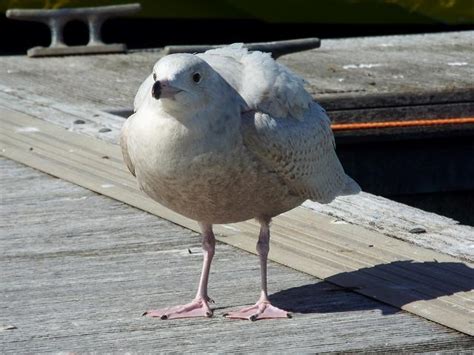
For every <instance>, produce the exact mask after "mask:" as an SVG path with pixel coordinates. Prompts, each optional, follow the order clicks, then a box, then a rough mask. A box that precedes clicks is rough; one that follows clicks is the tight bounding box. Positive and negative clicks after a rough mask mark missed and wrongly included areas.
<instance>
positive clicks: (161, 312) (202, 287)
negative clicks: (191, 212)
mask: <svg viewBox="0 0 474 355" xmlns="http://www.w3.org/2000/svg"><path fill="white" fill-rule="evenodd" d="M200 226H201V230H202V249H203V252H204V260H203V264H202V272H201V278H200V280H199V287H198V291H197V293H196V297H195V298H194V300H192V301H191V302H190V303H187V304H184V305H179V306H174V307H169V308H163V309H156V310H151V311H147V312H145V313H144V315H147V316H149V317H159V318H161V319H177V318H193V317H212V314H213V311H212V309H211V308H210V307H209V302H213V301H212V300H211V299H210V298H209V296H208V294H207V285H208V281H209V271H210V269H211V263H212V258H213V257H214V252H215V246H216V239H215V237H214V233H213V231H212V225H210V224H200Z"/></svg>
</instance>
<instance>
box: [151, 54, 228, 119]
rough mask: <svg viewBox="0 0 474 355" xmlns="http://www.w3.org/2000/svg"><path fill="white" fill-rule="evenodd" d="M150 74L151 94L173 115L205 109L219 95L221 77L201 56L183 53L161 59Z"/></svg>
mask: <svg viewBox="0 0 474 355" xmlns="http://www.w3.org/2000/svg"><path fill="white" fill-rule="evenodd" d="M152 76H153V81H154V83H153V86H152V89H151V92H150V95H151V96H152V97H153V99H155V100H157V101H159V102H160V103H161V106H162V108H163V109H164V110H165V111H166V112H168V113H170V114H173V115H176V116H183V115H186V114H187V113H188V114H192V113H193V112H198V111H200V110H202V109H205V108H206V107H207V106H208V105H210V104H211V103H212V101H213V100H215V98H216V97H219V87H220V86H222V83H221V81H222V80H223V79H222V78H221V77H220V76H219V75H218V74H217V72H215V71H214V70H213V69H212V68H211V66H209V64H207V63H206V62H205V61H204V60H202V59H201V58H199V57H197V56H195V55H192V54H185V53H180V54H171V55H168V56H166V57H163V58H162V59H160V60H159V61H158V62H157V63H156V64H155V66H154V67H153V74H152ZM216 95H217V96H216Z"/></svg>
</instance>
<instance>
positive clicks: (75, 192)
mask: <svg viewBox="0 0 474 355" xmlns="http://www.w3.org/2000/svg"><path fill="white" fill-rule="evenodd" d="M433 36H435V35H433ZM459 36H461V37H462V36H463V35H459ZM374 40H375V42H376V43H377V41H381V39H374ZM364 41H365V40H364ZM364 41H362V42H364ZM386 41H388V42H393V41H394V40H393V38H389V39H387V40H386ZM400 41H401V39H400ZM408 41H409V40H408ZM395 42H396V41H395ZM337 43H338V41H331V43H330V47H331V46H332V47H331V48H333V50H335V51H336V52H337ZM362 44H364V43H362ZM365 45H367V46H369V47H370V46H371V45H372V46H373V45H374V44H373V43H372V44H371V43H370V41H369V43H366V44H365ZM334 48H335V49H334ZM308 53H311V52H308ZM307 55H308V54H307V53H305V54H295V55H291V56H288V58H294V60H295V62H296V63H297V62H298V60H301V58H303V57H305V56H307ZM314 55H316V53H315V54H314ZM157 56H159V54H157V53H154V52H136V53H132V54H129V55H128V56H124V55H111V56H97V57H76V58H55V59H48V60H44V59H43V60H40V59H35V60H33V62H29V61H31V60H32V59H29V61H28V60H25V59H24V58H23V57H15V58H13V59H15V60H13V59H12V57H2V58H0V63H2V64H4V67H5V68H7V69H6V73H5V72H2V73H0V77H1V78H2V79H4V78H5V80H3V81H2V84H1V86H0V107H3V108H2V109H0V118H1V120H2V131H1V132H0V133H1V147H0V149H1V150H2V154H3V155H4V156H5V157H8V158H9V159H13V160H16V161H19V162H22V163H23V164H26V165H29V166H31V167H34V168H36V169H38V170H41V171H44V172H46V173H48V174H50V175H53V176H57V177H60V178H61V179H62V180H58V179H54V178H52V177H50V176H47V175H44V174H43V173H39V172H37V171H35V170H32V169H31V168H29V167H26V166H23V165H20V164H18V163H17V162H13V161H12V160H9V159H3V160H1V168H2V190H5V191H6V192H5V193H4V194H3V193H2V208H4V209H5V211H4V213H3V212H2V216H1V218H2V235H1V237H0V243H1V244H0V245H1V250H2V252H1V254H0V263H1V264H2V270H6V272H5V273H4V274H3V275H2V276H1V281H2V282H1V285H2V289H1V290H0V292H1V295H2V300H1V303H0V307H1V308H0V309H2V310H3V311H2V312H1V314H0V324H1V328H0V351H1V352H12V353H15V352H18V351H19V350H22V351H24V350H26V351H30V352H47V351H143V352H146V351H152V350H153V349H155V350H156V349H160V351H173V350H175V351H193V352H194V351H201V352H206V351H207V352H209V351H214V352H215V351H219V352H221V351H222V352H224V351H251V352H260V351H265V350H268V351H274V352H276V351H287V350H288V349H295V350H299V351H306V352H308V351H311V352H326V351H327V352H330V351H334V352H338V351H381V352H384V351H436V350H451V351H461V350H463V349H464V350H468V349H469V350H474V341H473V340H472V338H471V337H469V336H468V335H463V334H462V333H465V334H471V335H472V334H473V331H472V329H473V324H474V323H473V321H474V315H473V310H474V293H473V291H472V289H473V287H474V272H473V268H472V267H473V264H472V261H473V260H474V257H473V255H474V251H473V248H472V245H473V242H474V229H473V228H471V227H468V226H462V225H459V224H458V223H456V221H454V220H451V219H449V218H445V217H441V216H437V215H434V214H430V213H426V212H423V211H420V210H416V209H414V208H410V207H408V206H404V205H400V204H397V203H394V202H391V201H389V200H386V199H383V198H380V197H377V196H373V195H370V194H366V193H364V194H362V195H360V196H358V197H357V198H353V197H348V198H342V199H338V200H337V201H336V202H335V203H333V204H330V205H328V206H321V205H318V204H313V203H309V202H308V203H306V204H305V206H304V207H299V208H297V209H295V210H293V211H290V212H289V213H286V214H284V215H282V216H280V217H278V218H276V219H275V221H274V227H273V231H274V233H273V235H274V238H273V240H272V250H271V255H270V257H271V259H272V260H275V261H277V262H279V263H281V264H284V265H288V266H290V267H291V268H292V269H296V270H299V271H303V272H304V273H301V272H298V271H295V270H291V269H289V268H286V267H283V266H279V265H276V264H273V265H272V267H271V276H270V282H271V285H270V289H271V290H272V291H273V292H274V294H273V296H272V298H273V299H274V302H275V303H277V304H278V305H280V306H282V307H286V308H287V309H289V310H291V311H293V312H295V313H296V314H295V318H294V319H293V320H291V321H288V322H257V324H256V325H254V324H249V323H247V322H233V321H228V320H226V319H221V318H220V317H216V318H215V319H213V320H188V321H181V322H159V321H156V320H149V319H144V318H140V317H139V315H140V313H141V312H142V311H143V310H144V309H147V308H149V307H152V306H159V305H166V304H167V303H170V302H172V301H173V298H180V299H181V300H183V301H184V300H186V299H187V298H190V297H192V294H193V292H194V287H195V285H194V284H195V282H196V279H197V277H198V273H199V270H200V262H201V260H200V248H199V240H198V239H197V238H194V237H195V234H194V233H192V232H189V231H186V230H185V229H183V228H181V227H178V226H176V225H173V224H170V223H169V222H166V221H165V220H163V219H161V218H157V217H154V216H152V215H150V214H147V213H144V212H140V211H138V210H136V209H134V208H132V207H128V206H127V205H125V204H123V202H126V203H127V204H129V205H132V206H135V207H138V208H140V209H142V210H145V211H148V212H151V213H152V214H156V215H159V216H161V217H163V218H165V219H167V220H170V221H173V222H175V223H177V224H179V225H181V226H185V227H187V228H190V229H195V228H196V225H195V223H194V222H192V221H189V220H186V219H184V218H183V217H181V216H179V215H177V214H175V213H173V212H171V211H169V210H166V209H164V208H163V207H161V206H159V205H157V204H155V203H153V202H151V201H150V200H148V199H146V198H144V197H143V196H142V195H140V193H139V192H138V191H137V189H136V187H135V184H134V181H133V179H132V177H131V176H130V175H129V174H128V173H127V172H126V171H125V169H124V166H123V164H122V162H121V158H120V155H119V151H118V147H117V146H116V144H115V143H116V138H117V134H118V130H119V128H120V126H121V124H122V123H123V118H121V117H118V116H116V115H114V114H111V113H110V112H111V111H112V112H115V113H119V112H117V111H118V110H117V107H118V108H123V110H125V109H126V108H127V107H128V106H127V104H125V103H126V102H130V100H131V99H130V98H131V97H133V93H129V91H133V90H135V88H136V86H137V85H138V83H139V81H140V80H141V79H142V78H143V77H144V76H145V74H143V75H141V76H140V78H139V79H137V76H139V75H140V74H137V70H138V69H140V70H142V71H143V72H144V73H146V72H147V71H146V70H148V68H149V67H151V65H152V63H153V62H154V61H155V60H156V58H157ZM283 58H285V57H283ZM283 58H282V59H283ZM36 61H38V62H36ZM19 63H23V66H22V64H19ZM140 64H141V65H140ZM289 65H290V66H291V62H290V63H289ZM145 67H146V68H145ZM33 68H34V69H35V70H33ZM296 68H298V66H296ZM145 69H146V70H145ZM464 69H465V68H463V70H464ZM470 70H471V71H472V66H471V69H470ZM92 71H94V72H95V73H94V72H92ZM74 74H75V75H74ZM75 77H76V78H77V77H80V80H79V81H78V85H75V79H74V78H75ZM35 78H41V79H42V80H39V79H35ZM48 78H50V80H49V81H48ZM26 83H29V84H30V85H29V86H26V85H25V84H26ZM100 83H103V85H102V91H100V93H99V91H97V92H96V96H95V97H93V96H94V95H93V92H95V91H96V90H98V85H101V84H100ZM461 84H462V83H461ZM133 85H135V88H133V90H131V89H130V86H133ZM105 87H107V89H106V88H105ZM68 88H74V90H72V91H70V92H69V95H68V90H67V89H68ZM91 95H92V96H91ZM127 95H130V96H127ZM127 100H128V101H127ZM111 107H115V108H114V109H112V108H111ZM114 110H115V111H114ZM65 128H66V130H65ZM63 180H66V181H69V182H74V183H75V184H78V185H80V186H83V187H86V188H88V189H89V190H93V191H96V192H99V193H100V194H102V195H106V196H110V197H113V198H114V199H117V200H119V201H122V202H118V201H114V200H111V199H109V198H107V197H103V196H100V195H97V194H95V193H93V192H90V191H88V190H85V189H83V188H80V187H77V186H75V185H72V184H71V183H69V182H66V181H63ZM4 187H5V188H4ZM130 221H132V222H130ZM417 228H418V229H417ZM256 230H257V229H256V225H255V224H254V223H252V222H245V223H239V224H235V225H228V226H220V227H219V228H218V232H219V240H220V241H222V242H223V243H225V244H221V245H219V251H218V259H217V261H216V265H215V266H214V269H213V270H214V271H213V274H212V279H211V290H212V291H211V292H212V296H213V298H215V299H216V300H217V301H218V309H217V311H216V313H217V315H218V314H219V313H220V312H222V313H224V311H225V310H226V309H228V308H233V307H235V306H238V305H243V304H250V303H252V302H253V301H254V298H255V294H256V292H257V286H258V280H257V278H258V275H259V273H258V267H257V266H258V265H257V264H258V263H257V260H256V258H255V257H253V256H251V255H249V254H246V253H244V252H242V251H238V250H237V249H235V248H233V247H230V246H229V245H232V246H236V247H238V248H240V249H244V250H247V251H250V252H254V248H255V241H256ZM416 230H423V231H424V232H422V233H421V234H420V233H415V232H413V231H416ZM414 244H417V245H416V246H415V245H414ZM188 249H189V250H190V252H189V251H188ZM229 273H232V275H234V278H233V279H229V277H228V275H229ZM310 275H312V276H310ZM178 276H179V279H178ZM315 276H316V277H319V278H325V279H326V280H327V281H328V282H330V283H331V284H329V283H328V282H322V281H320V280H319V279H317V278H315ZM334 284H335V285H339V286H341V287H339V286H335V285H334ZM250 290H253V291H250ZM356 292H357V293H360V294H363V295H366V296H369V297H371V298H372V299H376V300H379V301H380V300H381V301H383V302H385V303H388V304H391V305H393V306H395V307H397V308H402V309H405V310H407V311H409V312H411V313H415V314H417V315H419V316H421V317H423V318H427V319H430V320H433V321H435V322H438V323H441V324H444V326H441V325H437V324H434V323H431V322H429V321H427V320H425V319H423V318H420V317H418V316H414V315H411V314H409V313H406V312H403V311H397V308H393V307H391V306H388V305H384V304H383V303H380V302H379V301H375V300H372V299H369V298H367V297H364V296H361V295H358V294H356ZM341 297H342V298H341ZM255 326H256V327H258V331H259V332H261V333H259V336H258V339H255V336H254V335H255V334H256V333H255V330H256V329H254V327H255ZM449 328H452V329H457V330H458V331H460V332H462V333H459V332H456V331H454V330H451V329H449ZM191 334H192V335H191ZM265 334H266V335H273V338H272V339H274V338H277V339H274V340H272V341H271V342H270V341H269V339H268V338H267V337H265ZM262 335H263V336H262ZM218 339H219V340H218ZM223 339H224V340H223ZM250 339H251V340H250ZM216 342H217V343H218V344H219V345H216ZM265 344H267V345H266V346H267V347H268V348H263V346H265Z"/></svg>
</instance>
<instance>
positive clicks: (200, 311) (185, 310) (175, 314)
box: [143, 298, 213, 319]
mask: <svg viewBox="0 0 474 355" xmlns="http://www.w3.org/2000/svg"><path fill="white" fill-rule="evenodd" d="M211 301H212V300H211ZM143 315H144V316H148V317H158V318H161V319H178V318H197V317H207V318H210V317H212V315H213V310H212V309H211V308H210V307H209V304H208V301H207V300H205V299H203V298H196V299H194V300H193V301H192V302H190V303H188V304H185V305H180V306H174V307H168V308H162V309H154V310H150V311H147V312H145V313H143Z"/></svg>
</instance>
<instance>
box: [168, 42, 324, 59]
mask: <svg viewBox="0 0 474 355" xmlns="http://www.w3.org/2000/svg"><path fill="white" fill-rule="evenodd" d="M223 46H224V45H215V46H212V45H179V46H166V47H165V48H164V53H165V54H171V53H202V52H205V51H207V50H209V49H214V48H219V47H223ZM243 46H244V47H245V48H247V49H249V50H251V51H261V52H270V53H271V54H272V56H273V58H275V59H276V58H278V57H280V56H282V55H284V54H290V53H295V52H301V51H305V50H309V49H314V48H319V47H320V46H321V40H320V39H319V38H316V37H312V38H301V39H291V40H286V41H274V42H257V43H244V44H243Z"/></svg>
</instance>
